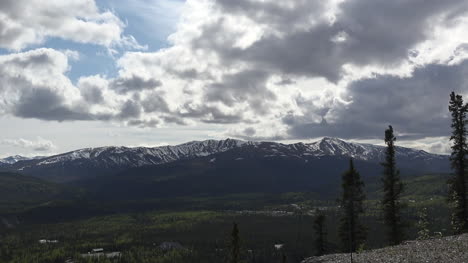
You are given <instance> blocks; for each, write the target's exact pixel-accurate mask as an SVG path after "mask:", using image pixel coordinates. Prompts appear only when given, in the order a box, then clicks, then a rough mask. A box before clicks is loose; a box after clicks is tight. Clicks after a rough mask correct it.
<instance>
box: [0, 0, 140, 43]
mask: <svg viewBox="0 0 468 263" xmlns="http://www.w3.org/2000/svg"><path fill="white" fill-rule="evenodd" d="M124 28H125V24H124V23H123V22H122V21H121V20H120V19H119V18H118V17H117V16H116V15H115V14H113V13H112V12H110V11H101V10H99V8H98V7H97V5H96V3H95V1H94V0H73V1H40V0H33V1H31V0H3V1H1V3H0V47H1V48H5V49H10V50H21V49H24V48H26V47H28V46H31V45H36V44H41V43H43V42H44V41H45V40H46V39H47V38H49V37H58V38H62V39H65V40H71V41H74V42H79V43H90V44H96V45H102V46H106V47H122V46H124V47H129V48H134V49H143V48H144V47H142V46H141V45H139V44H138V42H137V41H136V40H135V39H134V38H133V37H132V36H124V35H123V30H124Z"/></svg>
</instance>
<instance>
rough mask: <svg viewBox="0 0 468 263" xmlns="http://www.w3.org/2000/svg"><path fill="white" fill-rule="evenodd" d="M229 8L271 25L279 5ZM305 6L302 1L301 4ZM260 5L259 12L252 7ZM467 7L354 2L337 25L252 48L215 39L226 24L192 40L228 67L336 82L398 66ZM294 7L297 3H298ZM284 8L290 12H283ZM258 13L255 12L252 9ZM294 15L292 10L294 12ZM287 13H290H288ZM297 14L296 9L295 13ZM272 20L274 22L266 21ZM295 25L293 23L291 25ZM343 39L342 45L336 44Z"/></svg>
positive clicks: (428, 0) (434, 1)
mask: <svg viewBox="0 0 468 263" xmlns="http://www.w3.org/2000/svg"><path fill="white" fill-rule="evenodd" d="M217 3H218V4H219V5H221V6H222V7H223V8H224V9H227V10H232V11H233V12H235V11H238V10H243V11H245V13H244V14H246V15H248V16H251V17H252V19H253V20H256V19H257V16H258V15H257V13H261V14H264V15H262V17H264V19H263V20H264V21H265V23H267V24H275V23H276V22H275V17H276V16H275V15H268V14H270V13H273V14H276V13H278V14H281V15H278V16H280V17H283V18H284V17H288V15H287V14H285V13H282V12H279V11H278V12H276V11H272V10H276V8H277V7H278V4H277V3H276V2H274V1H271V2H262V3H258V2H253V1H248V0H243V1H228V0H218V1H217ZM298 3H302V1H298ZM252 5H255V6H257V5H259V6H260V7H259V8H256V9H255V8H254V9H251V8H252ZM467 5H468V3H467V2H466V1H463V0H454V1H440V0H415V1H387V0H354V1H345V2H343V3H342V4H341V5H340V10H341V12H340V13H339V15H338V17H337V18H336V21H335V22H334V23H332V24H330V23H329V21H322V22H321V23H319V24H317V25H315V26H313V27H311V28H309V29H307V30H287V31H282V33H283V34H281V35H277V34H267V35H265V36H264V37H262V38H261V39H260V40H259V41H257V42H255V43H254V44H253V45H251V46H249V47H248V48H238V47H232V46H229V45H226V44H225V43H223V42H220V41H214V39H217V36H222V35H223V32H224V26H223V23H224V20H223V19H220V20H219V21H217V23H213V24H211V25H209V26H206V27H205V28H204V30H203V33H202V34H201V36H200V37H199V38H198V39H196V40H194V41H193V43H192V44H193V47H194V48H195V49H200V48H202V49H206V50H213V51H215V52H217V54H218V55H219V56H220V57H221V58H222V59H223V60H224V62H225V63H226V64H228V65H229V64H231V63H243V62H246V61H248V62H250V63H252V64H253V65H255V68H261V69H263V70H267V71H270V72H280V73H287V74H291V75H302V76H311V77H325V78H326V79H328V80H330V81H332V82H337V81H338V80H340V78H341V76H342V73H343V69H342V66H343V65H345V64H354V65H360V66H365V65H369V64H371V65H385V66H395V65H398V64H399V63H401V62H402V61H404V60H405V59H407V58H408V55H409V53H410V52H411V49H412V48H413V47H414V46H415V45H416V44H418V43H420V42H422V41H424V40H426V39H427V38H428V37H429V33H430V32H431V31H432V30H433V26H435V24H434V21H435V20H436V19H437V21H438V23H442V24H450V23H451V22H453V21H454V20H455V19H456V18H457V17H458V16H459V15H461V14H462V13H465V12H466V10H467ZM293 6H294V5H293ZM296 6H297V9H294V11H295V15H296V17H300V16H301V14H302V9H301V8H302V4H297V5H296ZM283 9H285V8H283ZM248 10H255V11H248ZM289 11H291V10H289ZM289 11H288V12H289ZM292 14H294V12H292V11H291V15H292ZM268 19H270V21H268V22H266V21H267V20H268ZM286 25H288V26H291V24H286ZM338 36H342V37H343V39H342V41H335V39H336V38H337V37H338Z"/></svg>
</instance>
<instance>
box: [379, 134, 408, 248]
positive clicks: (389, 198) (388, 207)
mask: <svg viewBox="0 0 468 263" xmlns="http://www.w3.org/2000/svg"><path fill="white" fill-rule="evenodd" d="M395 141H396V137H395V135H394V134H393V127H392V126H391V125H390V126H388V129H387V130H385V144H386V145H387V149H386V150H385V161H384V162H383V163H382V166H383V167H384V172H383V179H382V182H383V199H382V208H383V216H384V218H383V219H384V222H385V226H386V227H387V239H388V241H389V243H390V244H391V245H397V244H399V243H401V241H402V240H403V237H404V233H403V223H402V220H401V210H402V208H403V204H402V202H401V194H402V193H403V188H404V187H403V182H402V181H401V179H400V171H398V169H397V168H396V160H395Z"/></svg>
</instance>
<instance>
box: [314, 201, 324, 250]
mask: <svg viewBox="0 0 468 263" xmlns="http://www.w3.org/2000/svg"><path fill="white" fill-rule="evenodd" d="M316 214H317V215H316V216H315V219H314V232H315V251H316V255H317V256H321V255H323V254H325V251H326V242H327V241H326V239H327V237H326V235H327V233H326V231H325V215H324V214H323V213H322V212H320V211H318V210H317V211H316Z"/></svg>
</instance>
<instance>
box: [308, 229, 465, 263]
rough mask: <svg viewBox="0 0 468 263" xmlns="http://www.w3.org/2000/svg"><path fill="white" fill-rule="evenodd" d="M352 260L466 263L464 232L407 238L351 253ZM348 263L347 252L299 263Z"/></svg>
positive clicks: (361, 261)
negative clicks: (435, 237)
mask: <svg viewBox="0 0 468 263" xmlns="http://www.w3.org/2000/svg"><path fill="white" fill-rule="evenodd" d="M353 259H354V261H353V262H355V263H364V262H372V263H379V262H382V263H384V262H385V263H386V262H389V263H390V262H391V263H397V262H408V263H417V262H425V263H427V262H430V263H433V262H434V263H436V262H449V263H468V234H464V235H459V236H450V237H444V238H440V239H431V240H424V241H408V242H405V243H404V244H402V245H398V246H392V247H386V248H382V249H375V250H369V251H365V252H363V253H359V254H353ZM327 262H343V263H344V262H346V263H348V262H350V255H349V254H331V255H326V256H322V257H313V258H309V259H306V260H304V261H303V262H302V263H327Z"/></svg>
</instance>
